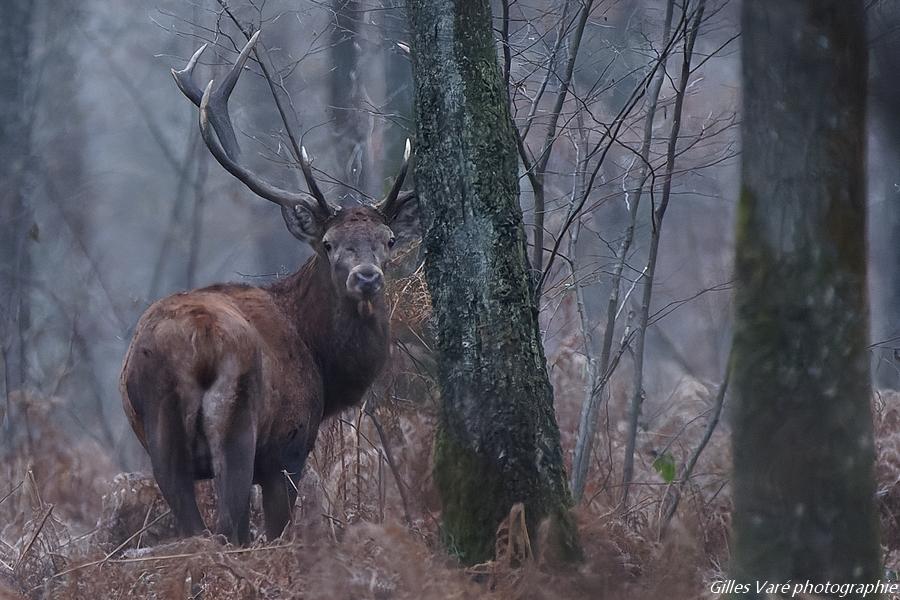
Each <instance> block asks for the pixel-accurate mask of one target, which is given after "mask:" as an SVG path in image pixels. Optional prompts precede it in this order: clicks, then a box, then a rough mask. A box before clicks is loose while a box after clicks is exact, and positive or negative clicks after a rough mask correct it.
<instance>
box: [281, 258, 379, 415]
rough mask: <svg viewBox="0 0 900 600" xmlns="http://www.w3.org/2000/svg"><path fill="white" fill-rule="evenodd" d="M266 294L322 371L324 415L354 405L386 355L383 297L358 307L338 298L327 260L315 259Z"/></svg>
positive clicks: (344, 298) (375, 375)
mask: <svg viewBox="0 0 900 600" xmlns="http://www.w3.org/2000/svg"><path fill="white" fill-rule="evenodd" d="M270 289H271V292H272V293H273V294H274V295H275V296H276V297H278V298H279V300H280V304H281V305H282V307H283V309H284V310H285V312H286V313H287V314H288V315H289V318H290V319H291V320H292V321H293V322H294V325H295V328H296V332H297V338H298V339H297V342H298V343H299V344H304V345H306V346H307V347H308V348H310V349H311V350H312V351H313V354H314V355H315V356H316V360H317V361H318V363H319V365H320V366H321V368H322V371H323V379H324V384H325V396H326V398H325V413H326V414H331V413H333V412H337V411H338V410H340V409H342V408H345V407H346V406H349V405H352V404H354V403H356V402H357V401H358V400H359V399H360V398H361V397H362V394H363V393H364V392H365V391H366V389H368V387H369V385H371V383H372V382H373V381H374V380H375V377H377V375H378V373H379V372H380V371H381V368H382V367H383V366H384V363H385V360H386V359H387V356H388V353H389V350H390V348H389V342H390V327H389V322H390V321H389V318H388V311H387V305H386V302H385V300H384V298H383V297H380V296H379V297H377V298H376V299H374V300H373V301H372V302H371V303H370V305H369V306H366V307H360V306H359V303H358V302H356V301H354V300H351V299H349V298H347V297H346V296H345V295H344V294H339V293H338V292H337V290H335V286H334V284H333V283H332V279H331V268H330V265H329V264H328V261H327V260H325V259H323V258H321V257H319V256H318V255H314V256H313V257H312V258H310V259H309V260H308V261H307V262H306V263H305V264H304V265H303V267H301V268H300V270H299V271H297V272H296V273H294V274H293V275H290V276H289V277H286V278H285V279H283V280H281V281H279V282H277V283H276V284H275V285H273V286H272V288H270Z"/></svg>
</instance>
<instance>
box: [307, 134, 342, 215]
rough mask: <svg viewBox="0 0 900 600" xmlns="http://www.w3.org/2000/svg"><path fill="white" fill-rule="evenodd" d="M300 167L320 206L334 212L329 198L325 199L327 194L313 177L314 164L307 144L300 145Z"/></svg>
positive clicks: (310, 191)
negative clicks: (311, 162)
mask: <svg viewBox="0 0 900 600" xmlns="http://www.w3.org/2000/svg"><path fill="white" fill-rule="evenodd" d="M300 169H301V170H302V171H303V178H304V179H306V185H307V186H308V187H309V193H310V194H312V196H313V198H315V199H316V202H318V203H319V207H320V208H321V209H322V210H324V211H326V212H327V213H329V214H331V213H333V212H334V211H335V209H334V208H332V207H331V205H330V204H328V200H326V199H325V195H324V194H323V193H322V190H320V189H319V184H318V183H316V179H315V177H313V172H312V166H311V165H310V163H309V154H307V153H306V147H305V146H300Z"/></svg>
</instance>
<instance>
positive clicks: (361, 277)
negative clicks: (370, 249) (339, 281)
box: [347, 265, 384, 296]
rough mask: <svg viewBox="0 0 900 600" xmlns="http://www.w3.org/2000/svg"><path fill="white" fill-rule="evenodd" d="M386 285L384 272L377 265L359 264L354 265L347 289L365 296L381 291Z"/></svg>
mask: <svg viewBox="0 0 900 600" xmlns="http://www.w3.org/2000/svg"><path fill="white" fill-rule="evenodd" d="M383 285H384V274H383V273H382V272H381V269H379V268H378V267H376V266H375V265H359V266H357V267H353V269H352V270H351V271H350V276H349V277H348V278H347V289H348V290H349V291H351V292H357V293H359V294H362V295H363V296H373V295H375V294H377V293H378V292H379V291H381V288H382V287H383Z"/></svg>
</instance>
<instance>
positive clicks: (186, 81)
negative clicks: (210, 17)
mask: <svg viewBox="0 0 900 600" xmlns="http://www.w3.org/2000/svg"><path fill="white" fill-rule="evenodd" d="M206 46H207V44H203V45H202V46H200V48H198V49H197V51H196V52H194V54H193V56H191V59H190V60H189V61H188V64H187V65H186V66H185V67H184V68H183V69H182V70H180V71H177V70H175V69H171V71H172V77H174V78H175V84H176V85H177V86H178V89H179V90H181V93H182V94H184V95H185V96H187V98H188V100H190V101H191V102H193V103H194V105H195V106H200V99H201V98H203V90H201V89H200V87H199V86H198V85H197V84H196V83H194V67H195V66H196V65H197V61H198V60H200V55H201V54H203V51H204V50H206Z"/></svg>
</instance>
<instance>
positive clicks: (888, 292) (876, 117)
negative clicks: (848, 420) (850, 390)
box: [867, 2, 900, 390]
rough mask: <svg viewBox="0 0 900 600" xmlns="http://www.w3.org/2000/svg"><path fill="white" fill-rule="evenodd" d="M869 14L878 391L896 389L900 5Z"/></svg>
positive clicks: (899, 358)
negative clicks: (875, 158) (875, 150)
mask: <svg viewBox="0 0 900 600" xmlns="http://www.w3.org/2000/svg"><path fill="white" fill-rule="evenodd" d="M867 13H868V17H869V23H870V24H871V25H872V27H871V30H870V33H869V39H870V40H872V43H871V52H872V68H871V73H870V86H871V88H870V89H871V91H872V96H871V98H870V101H871V106H872V108H873V109H874V110H873V113H874V114H873V115H872V122H873V124H874V125H875V127H876V128H877V130H876V132H875V134H876V135H875V137H876V138H877V141H878V142H879V143H878V146H877V147H878V150H879V151H880V152H881V153H882V155H881V156H879V157H878V158H879V159H880V160H878V161H875V162H876V163H881V166H882V169H883V170H882V171H881V172H880V173H878V176H877V177H876V178H875V179H874V183H873V190H872V191H873V192H874V193H873V194H872V200H873V206H872V208H873V211H872V217H873V218H872V228H871V229H872V232H871V233H872V235H871V241H870V250H869V256H871V257H872V265H871V268H872V272H875V271H878V272H879V274H880V277H879V278H878V279H880V285H878V286H877V287H875V288H874V289H873V292H874V295H873V298H872V309H873V313H874V315H873V319H872V321H873V325H874V328H875V330H874V332H873V338H874V339H873V341H874V342H883V343H881V344H879V345H878V346H876V347H875V348H873V359H874V360H873V363H874V365H875V373H874V380H875V383H876V385H878V386H879V387H883V388H894V389H896V390H900V111H898V110H897V99H898V98H900V78H898V77H897V73H898V72H900V31H898V27H900V5H898V4H897V3H896V2H881V3H879V4H877V5H875V6H874V7H872V8H870V9H869V10H868V11H867Z"/></svg>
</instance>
